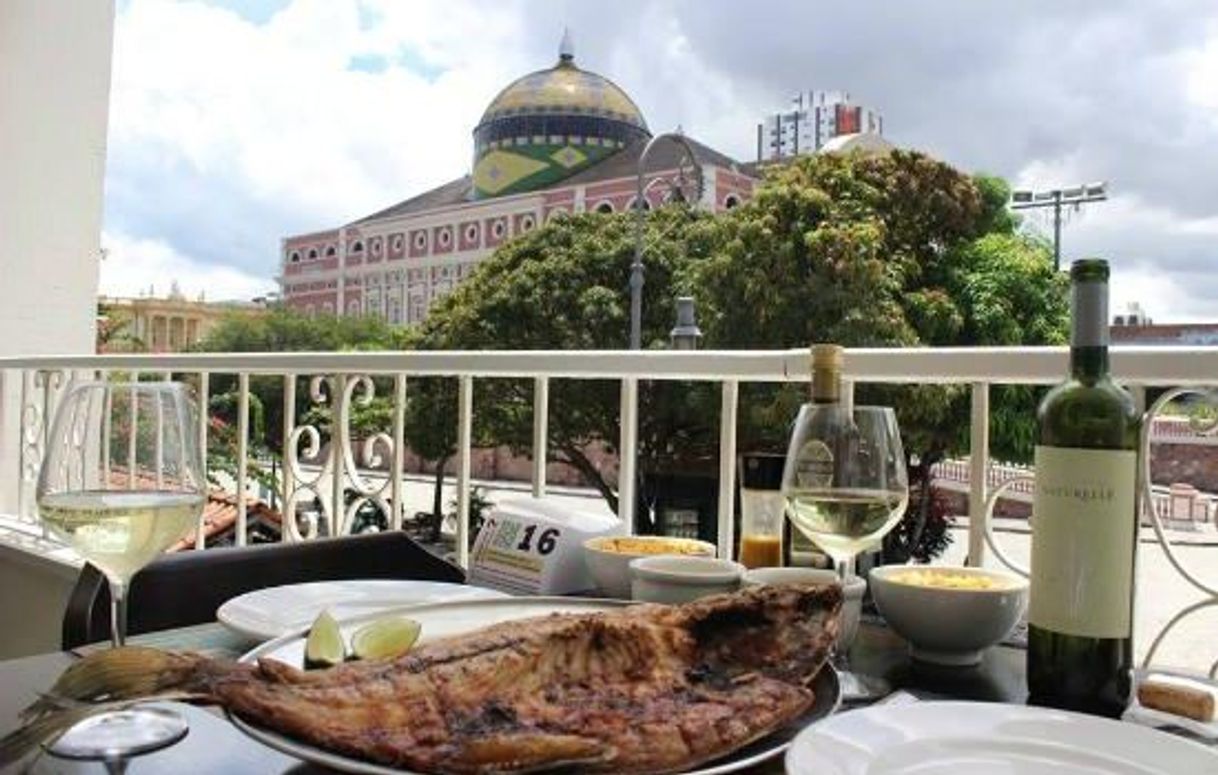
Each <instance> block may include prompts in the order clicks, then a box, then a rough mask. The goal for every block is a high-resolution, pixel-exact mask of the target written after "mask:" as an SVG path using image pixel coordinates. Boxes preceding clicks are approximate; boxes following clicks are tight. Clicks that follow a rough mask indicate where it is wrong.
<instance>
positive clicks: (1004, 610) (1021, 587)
mask: <svg viewBox="0 0 1218 775" xmlns="http://www.w3.org/2000/svg"><path fill="white" fill-rule="evenodd" d="M910 571H916V572H922V573H929V574H932V575H942V574H950V575H952V576H965V577H976V578H985V579H989V580H990V581H991V582H993V583H994V584H995V587H994V588H991V589H956V588H948V587H940V586H927V585H922V584H914V583H908V582H903V581H899V580H897V578H898V577H900V576H901V575H903V574H908V573H909V572H910ZM869 578H870V580H871V596H872V598H873V599H874V600H875V605H876V608H877V609H879V612H880V614H881V615H882V616H883V617H884V619H885V620H887V622H888V624H889V625H890V626H891V627H892V629H894V630H896V631H897V633H898V634H900V635H901V636H902V637H904V638H905V639H906V640H908V641H909V646H910V653H911V654H912V656H913V657H914V658H915V659H920V660H922V661H924V662H932V663H935V664H940V665H975V664H977V663H978V662H980V661H981V655H982V652H984V651H985V650H986V649H987V648H989V647H990V646H993V645H994V644H995V643H998V642H999V641H1000V640H1002V639H1003V638H1005V637H1006V636H1007V635H1008V634H1009V633H1010V632H1011V630H1012V629H1014V628H1015V625H1016V624H1017V623H1018V622H1019V618H1020V617H1021V616H1023V612H1024V610H1025V609H1026V608H1027V604H1028V581H1027V579H1025V578H1023V577H1021V576H1016V575H1014V574H1012V573H1004V572H1002V571H997V570H989V569H986V568H958V567H927V566H915V565H886V566H883V567H880V568H873V569H872V570H871V573H870V576H869Z"/></svg>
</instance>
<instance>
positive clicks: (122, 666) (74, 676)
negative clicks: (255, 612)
mask: <svg viewBox="0 0 1218 775" xmlns="http://www.w3.org/2000/svg"><path fill="white" fill-rule="evenodd" d="M208 662H209V660H207V658H206V657H201V656H198V655H195V654H183V653H179V652H174V651H162V650H160V649H153V648H147V647H144V646H123V647H121V648H114V649H105V650H104V651H98V652H96V653H94V654H90V655H89V656H87V657H85V658H83V659H81V660H79V661H78V662H76V663H74V664H73V665H72V666H71V667H69V668H68V669H67V670H65V671H64V672H63V675H61V676H60V677H59V680H57V681H56V682H55V685H54V686H52V687H51V689H50V691H48V692H47V693H46V694H45V695H43V696H42V697H41V698H40V699H39V700H38V701H37V702H35V703H34V704H33V705H31V706H29V707H28V708H26V709H25V710H24V711H22V714H21V717H22V719H23V720H28V719H30V718H35V717H37V716H39V715H41V714H42V713H44V712H47V711H51V710H57V709H62V708H64V707H68V706H71V705H74V704H78V703H87V702H97V701H101V700H125V699H138V698H140V697H148V696H151V695H155V694H162V693H165V692H170V691H184V692H200V691H203V690H204V689H205V686H204V685H203V683H202V682H203V680H204V679H205V677H206V675H207V673H208V672H209V671H206V670H200V668H201V667H204V666H205V665H206V664H207V663H208Z"/></svg>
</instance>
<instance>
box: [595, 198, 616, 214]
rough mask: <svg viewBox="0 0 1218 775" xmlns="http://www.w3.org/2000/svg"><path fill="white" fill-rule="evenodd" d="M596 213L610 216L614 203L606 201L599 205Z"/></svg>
mask: <svg viewBox="0 0 1218 775" xmlns="http://www.w3.org/2000/svg"><path fill="white" fill-rule="evenodd" d="M596 211H597V212H598V213H604V214H605V215H609V214H610V213H612V212H613V202H610V201H609V200H608V199H606V200H605V201H603V202H601V203H600V204H598V205H597V206H596Z"/></svg>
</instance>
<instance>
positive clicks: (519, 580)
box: [469, 498, 622, 595]
mask: <svg viewBox="0 0 1218 775" xmlns="http://www.w3.org/2000/svg"><path fill="white" fill-rule="evenodd" d="M621 532H622V530H621V523H620V522H618V520H617V518H616V517H614V516H613V515H612V514H611V513H610V512H609V511H608V509H607V508H606V509H604V510H603V511H600V510H595V508H594V507H582V508H581V507H578V506H570V505H567V504H563V503H557V502H555V501H553V500H552V499H545V498H542V499H534V498H520V499H512V500H508V501H503V502H501V503H499V504H497V505H496V507H495V508H494V509H493V510H492V512H491V514H490V516H488V517H487V519H486V522H485V524H483V526H482V529H481V530H480V531H479V532H478V538H477V540H476V541H475V542H474V547H473V550H472V551H471V552H470V564H469V580H470V583H472V584H478V585H480V586H484V587H494V588H496V589H502V590H504V591H506V592H514V593H521V594H531V595H565V594H568V593H571V592H582V591H584V590H587V589H591V588H592V586H593V583H592V578H591V576H589V575H588V569H587V565H586V564H585V562H584V546H583V544H584V541H586V540H587V539H589V538H592V537H594V536H599V535H613V534H617V533H621Z"/></svg>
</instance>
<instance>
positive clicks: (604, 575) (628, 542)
mask: <svg viewBox="0 0 1218 775" xmlns="http://www.w3.org/2000/svg"><path fill="white" fill-rule="evenodd" d="M660 555H676V556H678V557H714V556H715V545H714V544H708V543H707V542H706V541H696V540H694V539H692V538H669V537H668V536H597V537H596V538H589V539H588V540H587V541H584V560H585V561H586V562H587V563H588V572H589V573H591V574H592V580H593V581H595V582H596V591H597V592H598V593H600V594H601V595H604V596H605V597H617V598H623V599H626V600H629V599H630V581H631V577H630V561H631V560H637V559H638V558H640V557H654V556H660Z"/></svg>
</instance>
